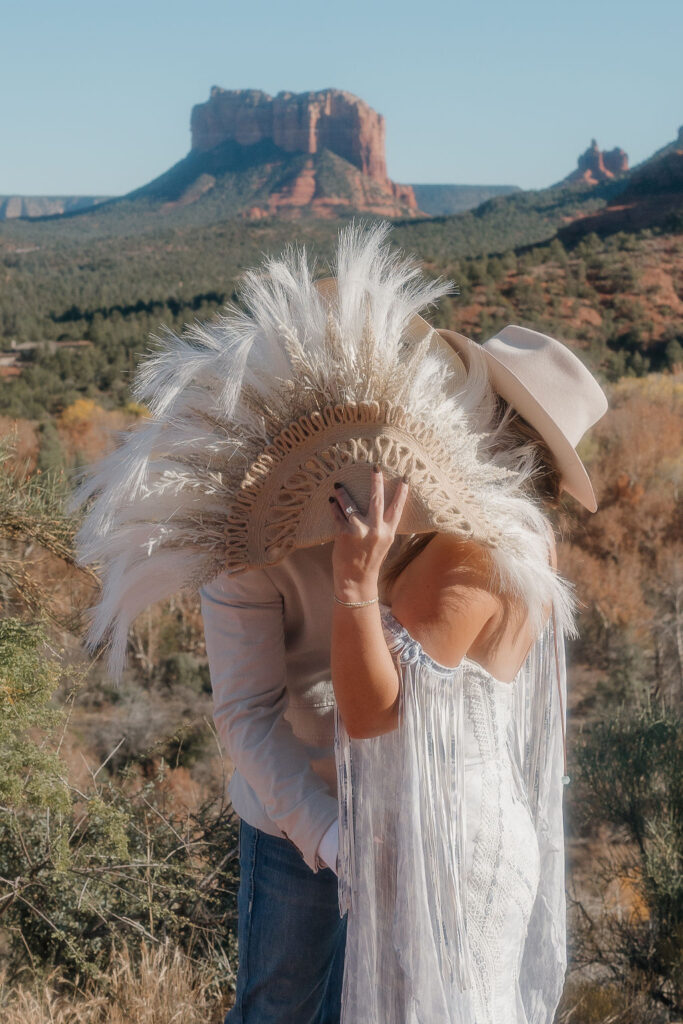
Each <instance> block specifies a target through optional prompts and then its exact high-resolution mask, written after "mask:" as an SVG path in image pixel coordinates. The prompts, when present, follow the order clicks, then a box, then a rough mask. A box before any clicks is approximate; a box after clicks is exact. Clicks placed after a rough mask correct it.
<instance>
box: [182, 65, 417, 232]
mask: <svg viewBox="0 0 683 1024" xmlns="http://www.w3.org/2000/svg"><path fill="white" fill-rule="evenodd" d="M190 127H191V131H192V150H193V151H194V152H207V151H209V150H211V149H213V148H214V147H215V146H218V145H220V144H221V143H223V142H226V141H233V142H236V143H237V144H239V145H241V146H253V145H255V144H257V143H259V142H262V141H263V140H270V141H272V142H273V143H274V144H275V145H276V146H278V147H279V149H281V150H283V151H284V152H285V153H310V154H315V153H319V152H320V151H321V150H323V149H327V150H330V151H331V152H332V153H335V154H336V155H337V156H339V157H342V158H343V159H344V160H346V161H347V162H348V163H350V164H352V165H353V166H354V167H356V168H357V169H358V170H359V171H360V172H361V174H363V175H365V176H366V177H368V178H370V179H371V180H372V181H374V182H377V184H378V185H379V186H380V187H381V191H382V192H386V194H387V195H386V198H387V199H388V200H389V202H390V203H392V202H393V203H398V204H400V206H401V207H403V208H404V209H406V208H407V209H410V210H415V211H416V212H417V202H416V200H415V194H414V192H413V189H412V187H411V186H410V185H397V184H395V183H394V182H393V181H391V179H390V178H389V177H388V176H387V165H386V154H385V138H386V126H385V120H384V117H383V115H382V114H378V113H377V111H376V110H373V109H372V107H370V106H369V105H368V104H367V103H365V102H364V100H362V99H360V98H359V97H358V96H354V95H353V93H350V92H346V91H345V90H343V89H321V90H320V91H318V92H301V93H292V92H286V91H282V92H279V93H278V94H277V96H269V95H268V93H265V92H262V91H261V90H260V89H221V88H220V87H219V86H216V85H214V86H213V87H212V89H211V93H210V96H209V99H208V100H207V102H206V103H199V104H197V105H196V106H195V107H193V109H192V116H191V120H190ZM304 191H306V190H305V189H304Z"/></svg>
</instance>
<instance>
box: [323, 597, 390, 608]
mask: <svg viewBox="0 0 683 1024" xmlns="http://www.w3.org/2000/svg"><path fill="white" fill-rule="evenodd" d="M332 596H333V597H334V599H335V601H336V602H337V604H343V605H344V606H345V607H346V608H362V607H363V605H366V604H374V603H375V601H379V597H373V598H371V599H370V600H369V601H341V600H340V599H339V598H338V597H337V595H336V594H333V595H332Z"/></svg>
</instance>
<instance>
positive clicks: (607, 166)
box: [560, 139, 628, 185]
mask: <svg viewBox="0 0 683 1024" xmlns="http://www.w3.org/2000/svg"><path fill="white" fill-rule="evenodd" d="M627 171H628V155H627V154H626V153H625V152H624V150H623V149H620V148H619V147H618V146H617V147H615V148H614V149H600V147H599V146H598V144H597V142H596V141H595V139H591V144H590V146H589V147H588V149H587V150H586V151H585V153H582V154H581V156H580V157H579V159H578V166H577V168H576V170H575V171H572V173H571V174H568V175H567V177H566V178H564V179H563V180H562V182H561V183H560V184H563V185H565V184H569V183H570V182H573V181H583V182H585V183H586V184H587V185H598V184H599V183H600V182H602V181H610V180H612V179H613V178H618V177H619V176H620V175H622V174H625V173H626V172H627Z"/></svg>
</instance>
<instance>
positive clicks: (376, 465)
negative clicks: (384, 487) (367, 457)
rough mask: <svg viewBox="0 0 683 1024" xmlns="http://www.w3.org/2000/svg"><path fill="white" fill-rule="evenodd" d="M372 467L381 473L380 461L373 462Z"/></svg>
mask: <svg viewBox="0 0 683 1024" xmlns="http://www.w3.org/2000/svg"><path fill="white" fill-rule="evenodd" d="M372 468H373V470H374V471H375V473H379V462H373V464H372Z"/></svg>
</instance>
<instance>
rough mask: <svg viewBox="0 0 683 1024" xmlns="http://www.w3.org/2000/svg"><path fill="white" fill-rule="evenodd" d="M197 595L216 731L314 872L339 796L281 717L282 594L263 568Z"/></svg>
mask: <svg viewBox="0 0 683 1024" xmlns="http://www.w3.org/2000/svg"><path fill="white" fill-rule="evenodd" d="M200 595H201V604H202V617H203V620H204V634H205V638H206V651H207V656H208V659H209V669H210V673H211V686H212V690H213V702H214V720H215V722H216V728H217V730H218V734H219V736H220V738H221V741H222V743H223V745H224V747H225V749H226V751H227V752H228V755H229V756H230V758H231V759H232V761H233V763H234V765H235V767H236V768H237V769H238V771H239V772H240V774H241V775H243V776H244V778H245V779H246V781H247V782H248V783H249V785H250V786H251V787H252V789H253V790H254V792H255V793H256V795H257V797H258V798H259V800H260V801H261V803H262V804H263V807H264V808H265V811H266V814H267V815H268V817H269V818H270V820H271V821H273V822H274V823H275V824H276V825H277V826H278V828H280V829H281V830H282V832H283V833H284V834H285V835H286V836H287V838H288V839H290V840H291V841H292V842H293V843H294V845H295V846H296V847H297V848H298V849H299V850H300V852H301V854H302V856H303V858H304V860H305V861H306V863H307V864H308V866H309V867H310V868H312V869H313V870H314V871H317V870H318V868H319V867H320V866H321V864H320V860H319V859H318V856H317V848H318V844H319V842H320V839H321V838H322V836H323V834H324V833H325V832H326V831H327V829H328V828H329V826H330V824H331V823H332V821H333V820H334V819H335V818H336V816H337V801H336V799H335V798H334V796H333V795H332V794H331V793H330V791H329V788H328V786H327V785H326V783H325V782H324V781H323V780H322V779H321V778H320V777H319V776H318V775H317V774H316V773H315V772H314V771H313V769H312V767H311V764H310V760H309V757H308V754H307V752H306V749H305V747H304V745H303V744H302V743H301V742H300V741H299V740H298V739H297V737H296V736H295V735H294V732H293V731H292V727H291V725H290V724H289V722H287V721H286V719H285V718H284V717H283V715H284V712H285V710H286V707H287V695H286V689H285V681H286V665H285V643H284V622H283V602H282V595H281V594H280V592H279V591H278V590H277V588H276V587H275V585H274V584H273V583H272V581H271V580H270V578H269V577H268V575H267V573H266V572H265V570H262V569H255V570H250V571H248V572H244V573H240V574H238V575H233V576H230V575H229V574H228V573H222V574H221V575H220V576H218V577H217V578H216V579H215V580H213V581H212V582H211V583H210V584H208V585H206V586H204V587H202V588H201V591H200Z"/></svg>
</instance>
